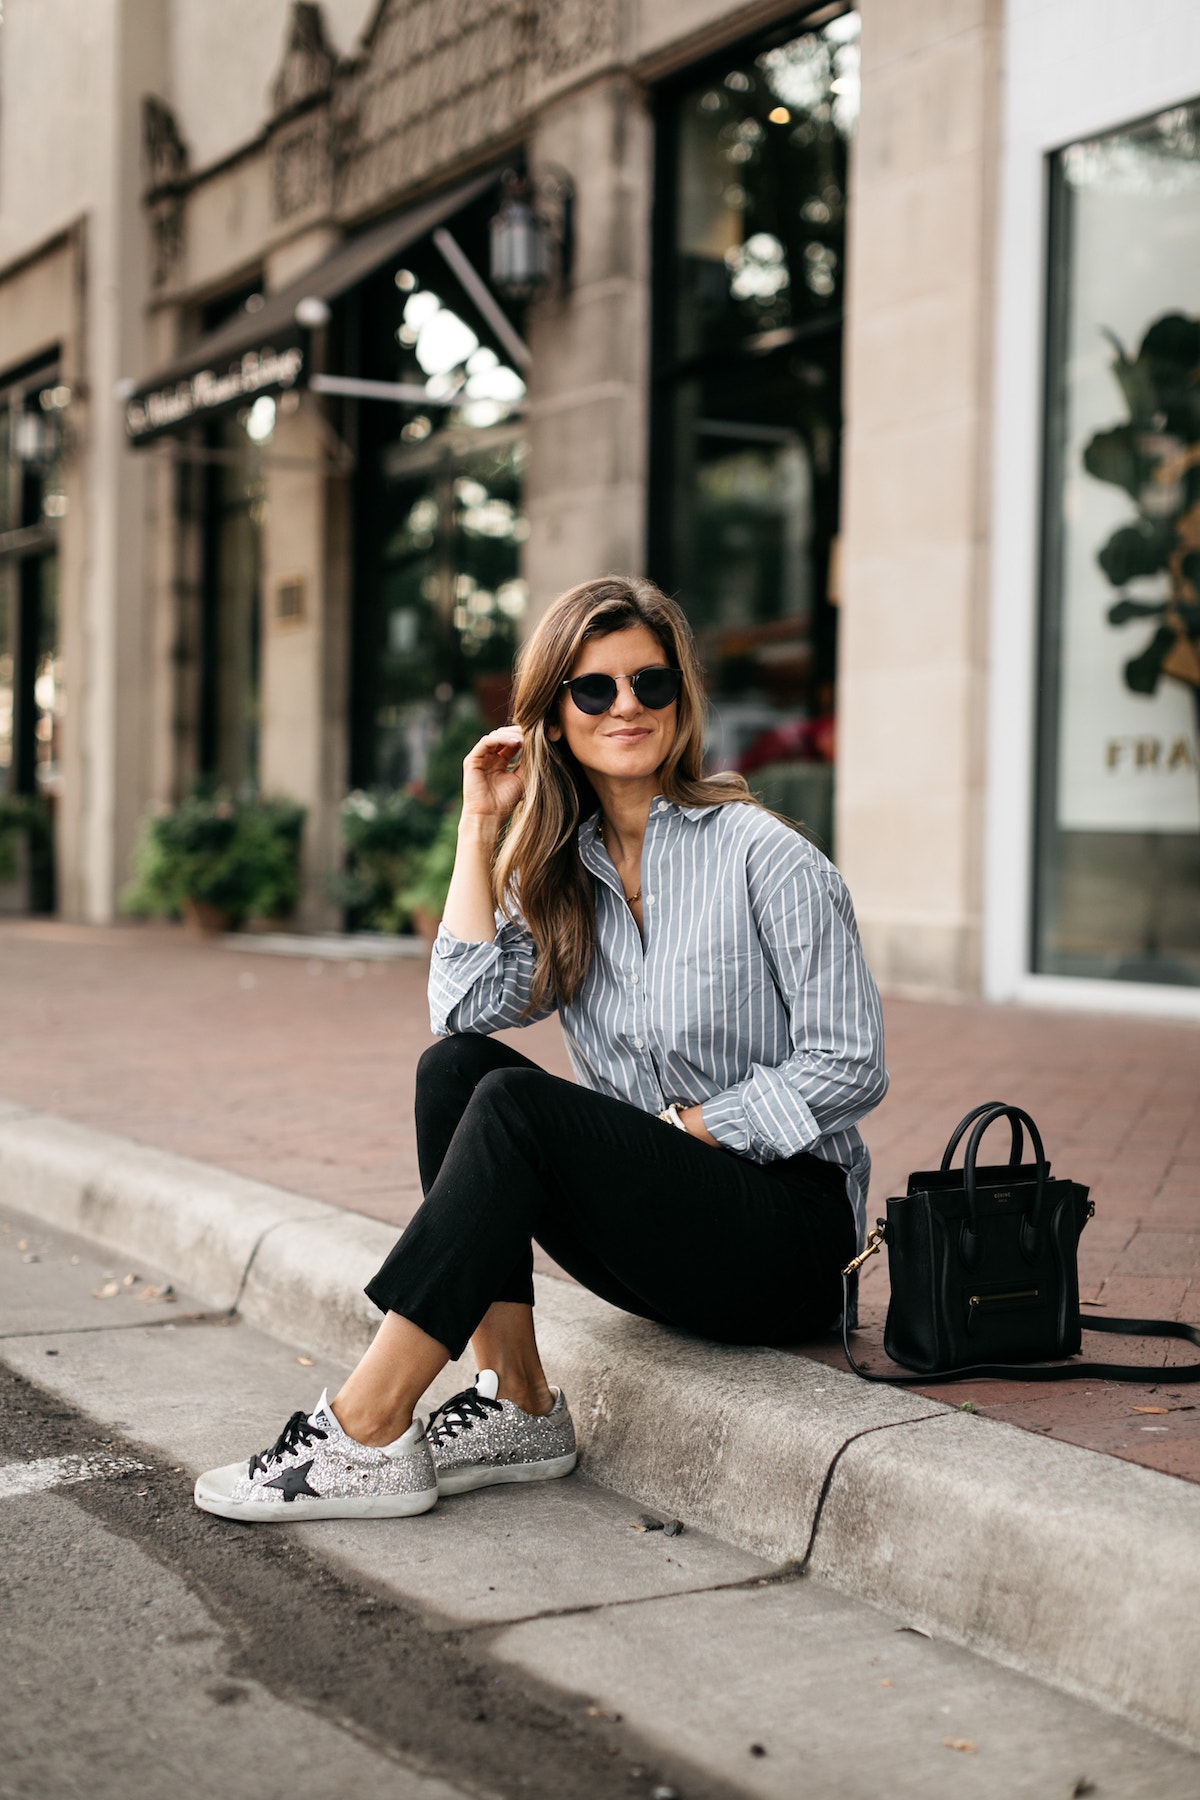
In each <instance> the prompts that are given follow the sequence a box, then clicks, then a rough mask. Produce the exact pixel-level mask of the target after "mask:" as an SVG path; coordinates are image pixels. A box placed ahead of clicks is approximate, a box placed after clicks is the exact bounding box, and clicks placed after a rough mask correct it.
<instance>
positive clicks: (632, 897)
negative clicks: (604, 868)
mask: <svg viewBox="0 0 1200 1800" xmlns="http://www.w3.org/2000/svg"><path fill="white" fill-rule="evenodd" d="M596 836H597V837H598V838H599V839H600V842H601V843H602V844H603V845H604V848H605V849H606V850H608V843H607V840H606V839H605V836H604V820H603V819H601V821H600V823H599V824H598V825H597V827H596ZM609 861H610V862H611V861H612V851H611V850H609ZM613 867H614V868H616V864H615V863H613ZM617 872H618V874H619V873H620V871H619V870H618V871H617ZM621 892H622V893H623V894H625V883H624V882H622V883H621ZM641 897H642V890H641V888H639V889H638V891H637V893H636V894H625V904H626V906H636V905H637V903H638V901H639V900H640V899H641Z"/></svg>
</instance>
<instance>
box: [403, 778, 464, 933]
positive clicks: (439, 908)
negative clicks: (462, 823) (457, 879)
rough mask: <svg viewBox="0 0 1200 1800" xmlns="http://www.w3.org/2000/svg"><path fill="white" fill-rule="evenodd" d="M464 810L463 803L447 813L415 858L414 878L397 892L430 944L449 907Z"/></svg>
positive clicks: (414, 922)
mask: <svg viewBox="0 0 1200 1800" xmlns="http://www.w3.org/2000/svg"><path fill="white" fill-rule="evenodd" d="M461 812H462V806H461V804H460V805H458V806H455V807H453V808H452V809H451V810H450V811H449V812H448V813H446V814H444V816H443V818H442V822H441V824H440V825H439V826H438V830H437V836H436V837H435V838H434V840H433V842H432V843H431V844H430V845H429V847H428V849H426V850H424V851H422V853H421V854H420V856H419V857H417V859H416V863H415V867H414V870H413V879H412V881H411V882H410V883H409V885H408V886H407V887H406V888H404V889H403V890H402V892H401V893H400V894H399V896H398V899H399V902H400V905H401V906H402V907H403V908H404V909H405V910H406V911H407V912H408V913H410V914H411V915H412V921H413V924H414V925H415V926H416V928H417V930H418V931H419V932H420V934H421V936H422V937H423V938H424V939H425V941H426V943H428V944H432V943H433V940H434V938H435V937H436V936H437V934H438V926H439V925H440V924H441V922H442V914H443V912H444V911H445V910H446V895H447V893H448V892H449V891H450V877H451V875H452V874H453V873H454V856H455V852H456V850H457V848H458V819H459V814H460V813H461Z"/></svg>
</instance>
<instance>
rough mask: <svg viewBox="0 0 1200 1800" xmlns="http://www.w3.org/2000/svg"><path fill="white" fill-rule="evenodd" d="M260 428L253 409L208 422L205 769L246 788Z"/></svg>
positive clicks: (258, 556) (257, 621)
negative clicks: (258, 438) (258, 433)
mask: <svg viewBox="0 0 1200 1800" xmlns="http://www.w3.org/2000/svg"><path fill="white" fill-rule="evenodd" d="M255 404H256V405H258V406H259V407H261V406H262V402H261V401H258V402H256V403H255ZM269 404H270V405H271V408H272V412H271V417H272V419H273V417H274V402H273V401H272V402H269ZM261 417H262V414H261V413H260V414H259V415H258V418H259V419H261ZM257 429H258V426H257V423H256V417H255V414H254V411H253V408H252V407H246V408H243V409H241V411H240V413H239V414H236V415H232V416H229V417H227V418H224V419H219V420H215V421H214V422H213V423H212V424H211V425H207V426H205V427H204V438H205V449H206V451H207V453H208V454H209V455H210V456H211V457H212V460H211V461H210V462H208V463H207V464H205V465H202V466H203V467H204V477H205V488H204V516H203V544H204V575H203V610H202V615H201V659H200V665H201V680H200V745H199V750H200V772H201V774H202V775H205V776H207V777H209V778H211V779H215V780H216V781H219V782H220V783H221V785H222V786H224V787H228V788H231V789H233V790H234V791H235V792H246V793H248V792H252V791H253V790H254V789H255V788H256V787H257V785H258V773H259V756H258V749H259V710H260V662H261V638H262V521H263V506H264V496H265V481H266V470H265V468H264V448H263V445H262V444H261V443H260V442H259V441H256V436H255V433H256V430H257Z"/></svg>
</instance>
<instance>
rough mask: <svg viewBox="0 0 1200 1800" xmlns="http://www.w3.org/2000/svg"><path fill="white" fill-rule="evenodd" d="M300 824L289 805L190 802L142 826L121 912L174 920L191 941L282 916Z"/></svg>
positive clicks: (290, 891)
mask: <svg viewBox="0 0 1200 1800" xmlns="http://www.w3.org/2000/svg"><path fill="white" fill-rule="evenodd" d="M304 817H305V809H304V808H303V807H302V806H297V805H295V804H294V803H293V802H292V801H289V800H262V799H257V798H256V799H250V800H235V799H234V798H232V797H231V796H230V795H228V794H224V793H221V792H217V793H215V794H204V793H195V794H192V795H191V796H190V797H189V798H188V799H187V800H185V801H184V802H183V803H182V804H181V805H180V806H177V807H175V808H174V809H173V810H171V811H170V812H165V813H160V814H159V815H157V816H156V817H152V818H149V819H147V820H146V822H145V824H144V825H143V827H142V835H141V838H140V839H139V841H138V846H137V849H136V850H135V852H134V858H133V880H132V882H131V883H130V885H129V886H128V888H127V889H126V890H125V893H124V895H123V896H122V907H123V909H124V910H125V911H126V912H128V913H132V914H136V915H142V916H145V915H155V914H158V915H162V916H167V917H174V916H176V915H178V916H181V917H182V918H183V921H184V923H185V925H186V926H187V927H188V929H189V930H190V931H192V932H193V933H194V934H196V935H199V936H209V935H211V934H212V933H214V932H217V931H227V930H229V929H230V927H231V926H233V925H236V924H240V923H241V922H242V920H244V919H246V918H249V917H257V918H279V917H281V916H285V915H286V914H288V913H290V912H291V910H292V909H293V907H294V906H295V904H296V901H297V899H298V898H299V893H300V837H301V833H302V831H303V828H304Z"/></svg>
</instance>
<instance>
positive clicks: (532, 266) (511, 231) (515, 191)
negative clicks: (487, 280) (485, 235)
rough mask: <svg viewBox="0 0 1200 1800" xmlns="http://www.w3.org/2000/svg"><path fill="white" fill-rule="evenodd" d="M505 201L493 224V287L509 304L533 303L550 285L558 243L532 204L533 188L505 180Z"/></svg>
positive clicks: (526, 184) (520, 181)
mask: <svg viewBox="0 0 1200 1800" xmlns="http://www.w3.org/2000/svg"><path fill="white" fill-rule="evenodd" d="M504 188H505V192H504V199H503V200H502V201H501V203H500V211H499V212H498V213H497V214H496V215H495V217H494V218H493V220H492V223H491V227H490V229H491V278H492V286H493V287H494V288H495V289H496V290H497V291H498V292H499V293H501V294H503V295H504V296H505V298H506V299H509V300H532V299H533V297H534V295H535V294H540V293H541V292H542V291H543V289H545V288H547V287H548V286H549V285H550V277H551V274H552V273H553V268H554V239H553V234H552V231H551V227H550V225H549V223H548V222H547V220H545V219H544V218H542V217H541V216H540V215H539V214H538V213H537V212H535V211H534V208H533V206H532V204H531V199H532V196H531V193H530V184H529V183H528V182H527V181H523V180H521V179H520V178H519V177H517V176H513V175H509V176H507V177H506V178H505V183H504Z"/></svg>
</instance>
